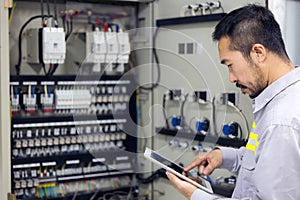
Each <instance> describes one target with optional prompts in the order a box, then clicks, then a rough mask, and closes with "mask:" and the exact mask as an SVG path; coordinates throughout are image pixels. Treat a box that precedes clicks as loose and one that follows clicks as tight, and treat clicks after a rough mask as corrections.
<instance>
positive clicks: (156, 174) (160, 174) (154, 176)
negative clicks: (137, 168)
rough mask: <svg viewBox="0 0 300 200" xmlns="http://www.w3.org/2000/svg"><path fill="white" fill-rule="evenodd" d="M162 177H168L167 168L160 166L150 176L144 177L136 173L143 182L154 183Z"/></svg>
mask: <svg viewBox="0 0 300 200" xmlns="http://www.w3.org/2000/svg"><path fill="white" fill-rule="evenodd" d="M160 177H166V170H165V169H163V168H160V169H158V170H156V171H155V172H153V173H152V174H151V175H150V176H148V177H146V178H143V177H141V176H140V174H137V175H136V178H137V179H138V180H139V181H140V182H141V183H142V184H149V183H152V182H153V181H154V180H155V179H158V178H160Z"/></svg>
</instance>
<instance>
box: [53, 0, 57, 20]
mask: <svg viewBox="0 0 300 200" xmlns="http://www.w3.org/2000/svg"><path fill="white" fill-rule="evenodd" d="M53 4H54V5H53V9H54V20H55V21H57V8H56V6H57V4H56V0H53Z"/></svg>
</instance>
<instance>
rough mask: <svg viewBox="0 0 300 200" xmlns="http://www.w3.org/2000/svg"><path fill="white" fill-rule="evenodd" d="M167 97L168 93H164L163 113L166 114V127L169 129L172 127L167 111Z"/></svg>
mask: <svg viewBox="0 0 300 200" xmlns="http://www.w3.org/2000/svg"><path fill="white" fill-rule="evenodd" d="M166 98H167V95H166V94H164V95H163V103H162V107H163V115H164V118H165V121H166V127H167V129H169V128H170V125H169V120H168V118H167V113H166Z"/></svg>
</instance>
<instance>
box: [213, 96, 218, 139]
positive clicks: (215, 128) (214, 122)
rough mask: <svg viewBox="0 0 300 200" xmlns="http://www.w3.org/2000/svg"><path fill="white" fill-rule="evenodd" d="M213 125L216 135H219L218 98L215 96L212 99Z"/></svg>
mask: <svg viewBox="0 0 300 200" xmlns="http://www.w3.org/2000/svg"><path fill="white" fill-rule="evenodd" d="M212 124H213V129H214V135H217V134H218V131H217V124H216V97H215V96H214V97H213V99H212Z"/></svg>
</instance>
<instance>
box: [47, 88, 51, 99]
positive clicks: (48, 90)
mask: <svg viewBox="0 0 300 200" xmlns="http://www.w3.org/2000/svg"><path fill="white" fill-rule="evenodd" d="M47 93H48V97H49V98H50V97H51V94H50V85H47Z"/></svg>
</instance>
